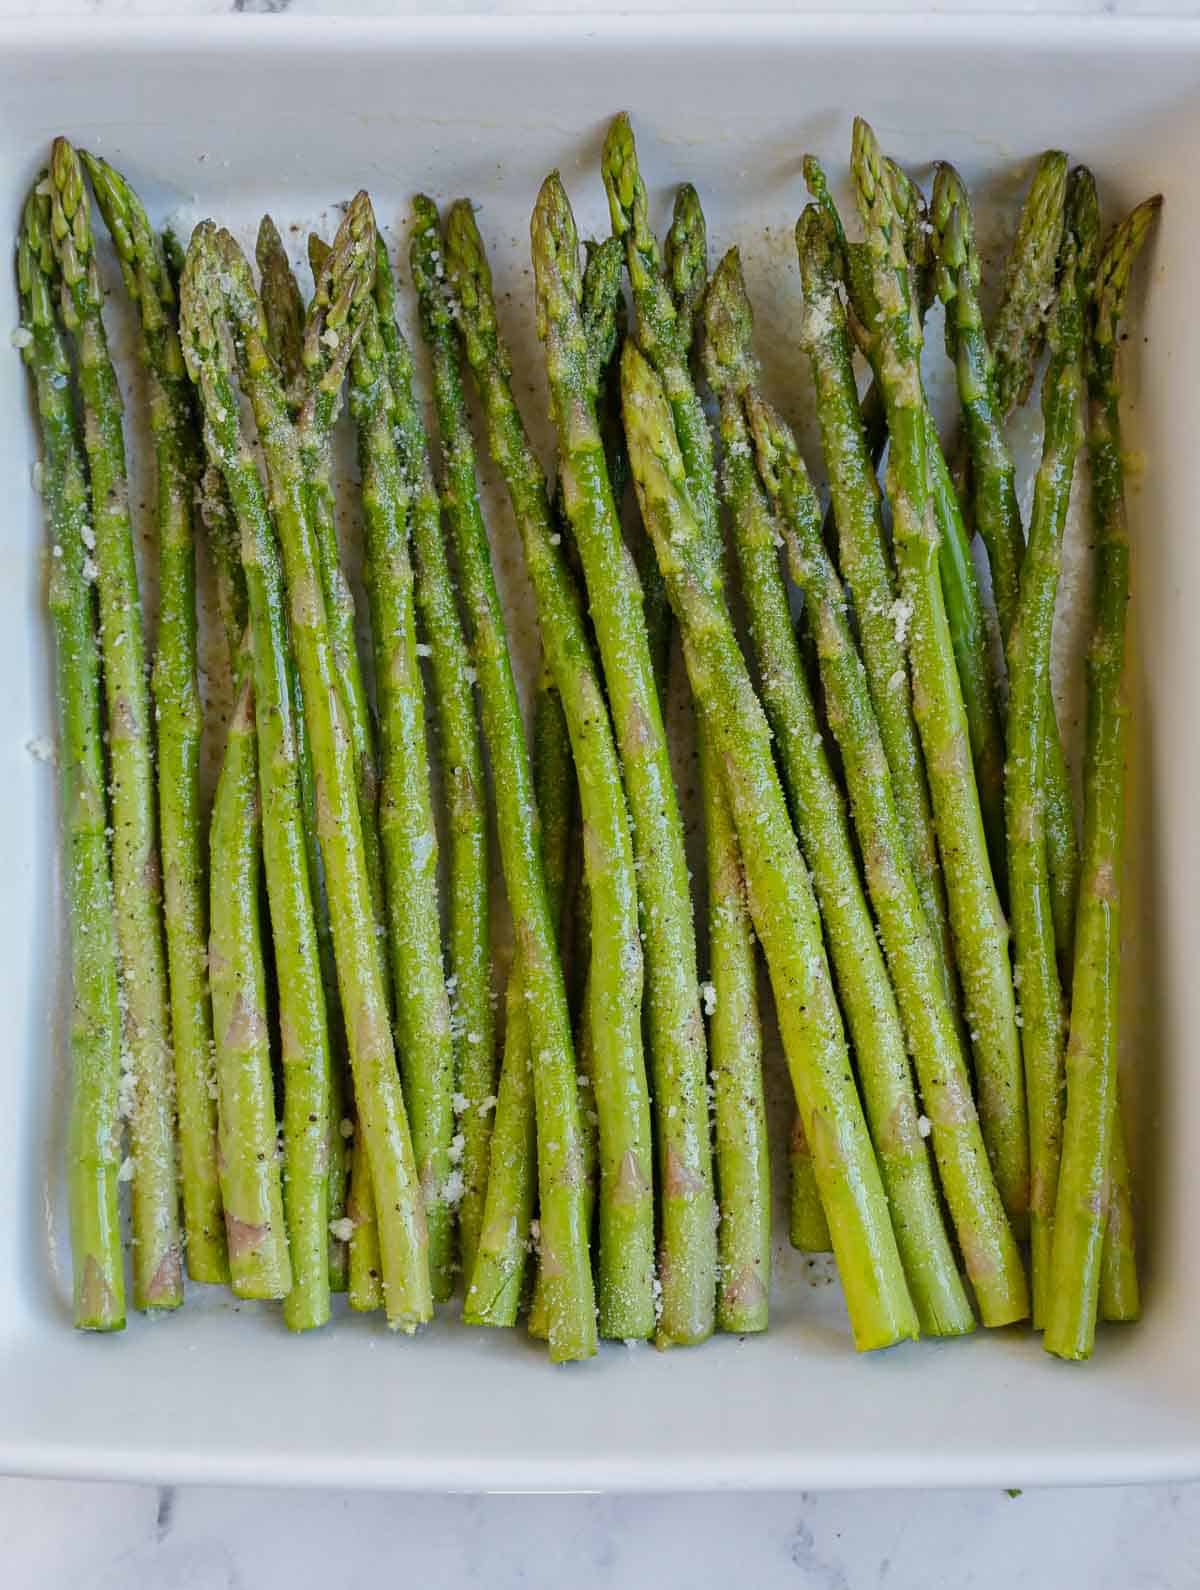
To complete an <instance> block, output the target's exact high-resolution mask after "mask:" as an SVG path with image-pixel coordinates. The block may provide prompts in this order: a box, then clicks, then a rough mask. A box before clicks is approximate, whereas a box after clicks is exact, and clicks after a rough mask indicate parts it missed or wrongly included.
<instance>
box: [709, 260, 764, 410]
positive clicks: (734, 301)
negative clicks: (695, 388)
mask: <svg viewBox="0 0 1200 1590" xmlns="http://www.w3.org/2000/svg"><path fill="white" fill-rule="evenodd" d="M753 332H754V315H753V311H752V310H751V308H750V299H749V298H748V296H747V294H746V282H745V278H744V277H743V275H742V260H741V255H740V254H739V252H738V250H737V249H736V248H731V249H730V250H729V252H728V253H727V254H726V255H725V256H724V258H723V259H722V260H721V262H720V264H719V265H718V266H717V268H716V270H715V271H714V272H713V274H712V280H711V282H710V283H709V285H708V291H707V292H706V293H705V295H704V372H705V374H706V375H707V377H708V380H709V383H710V385H711V386H712V389H713V391H714V392H716V393H717V395H718V396H720V395H721V394H723V393H726V392H732V393H734V394H740V393H742V392H744V391H745V390H746V388H747V387H748V386H750V385H751V384H752V383H753V382H754V381H755V380H757V378H758V361H757V360H756V359H755V357H754V349H753Z"/></svg>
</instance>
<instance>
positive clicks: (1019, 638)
mask: <svg viewBox="0 0 1200 1590" xmlns="http://www.w3.org/2000/svg"><path fill="white" fill-rule="evenodd" d="M1068 207H1069V214H1068V221H1067V234H1066V237H1065V239H1064V242H1063V250H1062V269H1061V273H1060V279H1059V291H1058V304H1057V306H1056V309H1055V313H1054V319H1053V321H1052V322H1051V326H1050V334H1049V341H1050V363H1049V366H1048V368H1047V371H1046V377H1045V380H1044V382H1043V385H1042V415H1043V427H1044V436H1043V442H1042V461H1041V465H1040V467H1039V469H1038V473H1037V479H1036V483H1035V486H1034V499H1033V508H1032V511H1031V514H1030V522H1029V545H1028V548H1027V550H1026V554H1025V561H1024V564H1023V565H1022V570H1021V593H1020V600H1019V602H1018V607H1017V616H1016V620H1015V622H1014V624H1013V629H1012V635H1011V638H1010V643H1009V657H1010V674H1011V680H1012V698H1011V701H1010V705H1009V758H1008V786H1007V801H1008V824H1009V851H1010V858H1011V859H1010V866H1011V879H1010V882H1011V889H1010V893H1011V896H1012V915H1013V938H1014V941H1015V946H1016V971H1015V974H1014V975H1015V979H1016V981H1017V984H1018V986H1019V987H1020V990H1021V1013H1022V1032H1021V1043H1022V1048H1023V1050H1024V1056H1025V1088H1026V1093H1027V1096H1028V1099H1029V1139H1030V1159H1031V1165H1032V1184H1031V1198H1030V1205H1031V1216H1032V1219H1031V1233H1030V1237H1031V1262H1032V1272H1033V1322H1034V1326H1035V1328H1037V1329H1042V1328H1043V1327H1044V1326H1045V1324H1046V1322H1047V1320H1048V1318H1049V1313H1050V1308H1051V1302H1052V1296H1053V1294H1052V1291H1051V1252H1052V1244H1053V1237H1054V1208H1055V1201H1056V1197H1057V1191H1058V1174H1059V1158H1060V1154H1061V1149H1062V1116H1063V1105H1062V1090H1063V1039H1064V1032H1063V1000H1062V990H1061V986H1060V984H1059V980H1058V969H1057V965H1056V961H1055V946H1054V931H1053V922H1052V918H1051V914H1050V883H1049V869H1048V863H1047V855H1046V839H1045V824H1044V819H1043V793H1042V792H1043V788H1044V778H1043V771H1042V770H1043V768H1044V766H1045V755H1044V750H1043V747H1044V745H1045V740H1046V733H1047V725H1046V712H1045V707H1046V705H1047V699H1048V698H1047V688H1046V687H1047V679H1048V676H1049V671H1050V644H1051V633H1052V629H1053V623H1054V605H1055V598H1056V594H1057V590H1058V571H1059V563H1060V558H1061V549H1062V533H1063V527H1064V524H1065V522H1066V514H1067V505H1068V501H1069V498H1070V493H1071V481H1072V478H1073V475H1074V467H1075V455H1076V453H1077V451H1078V449H1079V445H1080V442H1081V441H1082V439H1083V435H1082V429H1083V417H1082V412H1081V410H1082V403H1081V398H1082V381H1083V366H1082V335H1083V326H1082V308H1081V301H1080V300H1081V296H1083V297H1086V295H1087V292H1088V290H1089V289H1088V284H1089V283H1090V280H1091V275H1092V272H1093V271H1094V269H1095V247H1096V234H1097V231H1098V226H1099V218H1098V210H1097V204H1096V192H1095V185H1094V183H1093V182H1092V179H1091V176H1090V173H1087V172H1086V171H1084V170H1083V168H1082V167H1081V168H1080V170H1079V172H1078V173H1077V174H1076V176H1075V177H1074V178H1073V179H1072V184H1071V192H1070V194H1069V196H1068Z"/></svg>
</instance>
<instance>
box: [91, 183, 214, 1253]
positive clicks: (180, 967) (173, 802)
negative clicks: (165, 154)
mask: <svg viewBox="0 0 1200 1590" xmlns="http://www.w3.org/2000/svg"><path fill="white" fill-rule="evenodd" d="M80 158H81V160H82V161H83V164H84V166H85V168H86V170H87V173H88V176H89V177H90V178H91V185H92V191H93V193H94V194H95V196H96V203H97V205H98V207H99V210H100V213H101V215H102V216H103V217H104V221H105V225H106V226H107V227H108V230H109V233H110V234H111V236H112V240H113V244H114V246H115V248H116V251H117V259H118V261H119V263H120V266H121V274H122V277H123V278H124V282H125V287H126V290H127V292H128V294H129V297H130V300H131V301H132V302H133V303H134V304H135V305H136V306H137V310H138V315H139V319H140V322H141V329H142V336H141V343H140V353H141V359H142V363H143V364H144V366H145V368H146V372H147V376H148V379H149V408H150V431H151V435H152V437H153V441H154V458H155V466H156V469H157V472H158V504H157V506H158V531H159V545H158V550H159V616H158V650H157V653H156V656H155V660H154V673H153V695H154V712H155V721H156V724H157V731H158V764H159V765H158V820H159V830H160V834H161V842H162V856H163V885H164V901H163V904H164V907H165V917H166V934H167V969H168V973H169V985H170V1010H171V1030H172V1036H173V1040H174V1050H175V1088H176V1099H177V1104H178V1126H179V1171H180V1182H181V1187H182V1192H183V1215H184V1232H185V1236H186V1257H187V1267H188V1274H189V1275H190V1276H191V1277H192V1279H193V1280H194V1281H210V1282H219V1281H224V1280H226V1279H227V1278H228V1275H229V1267H228V1263H227V1260H226V1252H225V1237H224V1231H223V1227H222V1222H221V1187H220V1180H219V1177H218V1174H217V1112H216V1104H215V1101H214V1099H213V1097H212V1092H211V1089H210V1083H211V1082H212V1055H211V1048H212V1007H211V1003H210V1000H209V991H208V982H207V979H206V977H205V956H206V950H205V938H206V932H207V921H206V919H207V911H206V909H205V900H204V880H203V870H204V869H203V862H202V859H201V842H200V794H199V783H198V774H199V762H200V727H201V722H200V692H199V688H198V685H197V679H196V554H195V544H194V540H193V525H192V519H193V513H194V502H195V496H196V488H197V484H198V481H199V475H200V469H201V460H200V449H199V447H198V446H197V440H196V436H195V429H194V415H193V408H192V394H191V391H190V388H189V386H188V379H187V372H186V371H185V370H184V367H183V357H182V355H181V353H180V351H179V334H178V311H177V307H176V296H175V285H174V282H173V280H172V277H171V272H170V269H169V267H168V263H167V259H166V255H165V252H164V249H163V245H162V242H161V240H160V239H159V238H158V236H157V235H156V234H155V232H154V230H153V228H152V227H151V225H150V221H149V219H148V217H147V215H146V212H145V210H144V209H143V207H142V204H141V201H140V200H139V199H138V197H137V195H136V194H135V193H134V192H133V190H132V189H131V188H130V187H129V185H128V183H126V181H125V180H124V178H123V177H122V176H121V175H120V174H119V173H118V172H116V171H114V170H113V168H112V167H111V166H110V165H108V164H107V162H106V161H103V160H101V159H99V158H98V157H96V156H94V155H89V154H87V153H86V152H83V153H81V156H80Z"/></svg>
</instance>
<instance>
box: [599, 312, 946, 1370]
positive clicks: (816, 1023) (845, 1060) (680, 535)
mask: <svg viewBox="0 0 1200 1590" xmlns="http://www.w3.org/2000/svg"><path fill="white" fill-rule="evenodd" d="M621 378H622V397H623V408H624V415H625V431H626V437H627V440H628V444H629V457H630V464H631V466H632V468H633V475H634V480H635V482H636V483H637V487H638V494H639V498H640V501H641V505H642V517H643V519H644V521H645V523H646V526H647V529H648V530H649V531H650V533H651V535H652V536H653V538H654V545H655V549H656V551H657V554H658V560H659V567H660V568H661V569H662V571H663V575H664V577H665V578H666V581H667V589H668V593H669V595H670V598H671V607H672V610H673V612H674V614H675V617H676V620H677V622H678V623H679V626H680V632H681V635H682V638H683V648H684V660H685V663H686V665H687V668H688V676H689V679H690V681H691V685H692V691H693V694H694V695H696V696H697V697H698V698H700V699H701V700H702V701H703V702H704V703H705V706H706V710H707V712H708V714H709V716H708V721H709V723H710V725H711V727H712V732H713V734H714V737H715V738H716V740H717V746H718V751H719V754H720V757H721V761H722V765H723V768H724V777H725V788H726V793H727V795H728V798H729V803H730V808H731V811H732V813H733V819H734V823H735V825H736V827H737V832H738V839H739V841H740V843H741V846H742V856H743V860H744V863H745V867H746V879H747V885H748V889H749V897H750V910H751V914H752V916H753V919H754V925H755V929H756V931H757V933H758V937H759V941H760V942H761V944H762V946H763V950H764V952H765V954H766V958H767V966H768V969H769V971H770V974H771V980H772V984H773V987H774V990H775V1000H776V1005H777V1008H778V1011H779V1021H780V1029H781V1032H782V1035H783V1041H784V1048H785V1052H786V1054H787V1057H788V1064H789V1068H790V1070H791V1074H792V1083H793V1086H794V1088H795V1091H796V1096H797V1101H798V1103H799V1105H800V1108H801V1113H802V1116H803V1119H804V1128H805V1133H806V1136H807V1138H808V1141H809V1142H810V1143H811V1145H812V1150H813V1159H814V1163H815V1168H816V1175H817V1183H818V1186H819V1188H820V1191H821V1200H822V1203H823V1205H824V1208H825V1214H826V1218H827V1219H828V1222H829V1228H830V1233H831V1237H832V1242H833V1248H834V1252H835V1254H836V1256H837V1261H838V1269H839V1271H840V1273H841V1277H842V1284H843V1287H844V1289H845V1293H846V1302H847V1307H848V1310H849V1314H850V1320H851V1325H852V1327H853V1331H854V1338H855V1342H856V1344H857V1346H858V1347H859V1349H860V1350H865V1349H868V1348H872V1347H882V1346H886V1345H889V1344H890V1343H892V1342H895V1341H899V1340H901V1339H902V1338H904V1337H907V1336H914V1335H915V1334H916V1332H917V1316H916V1311H915V1309H914V1308H913V1305H912V1301H911V1299H910V1297H909V1294H908V1288H907V1285H906V1284H905V1280H904V1272H903V1268H902V1265H901V1261H900V1255H899V1252H898V1250H897V1247H896V1239H895V1236H894V1235H893V1231H892V1226H891V1222H890V1219H889V1216H888V1209H887V1200H886V1196H885V1194H884V1190H883V1184H882V1182H881V1179H880V1175H879V1167H878V1165H877V1164H876V1162H875V1156H874V1154H873V1152H872V1150H871V1143H870V1139H869V1137H868V1135H867V1128H866V1122H865V1120H864V1119H863V1113H862V1105H861V1103H860V1102H859V1098H858V1094H857V1091H856V1090H855V1088H854V1085H853V1082H852V1080H851V1073H850V1065H849V1057H848V1054H847V1051H846V1044H845V1039H844V1036H843V1032H842V1025H841V1019H840V1016H839V1012H838V1008H837V1001H836V999H835V997H834V992H833V983H832V979H831V977H830V974H829V967H828V963H827V961H826V958H825V950H824V946H823V944H822V941H821V926H820V920H819V918H818V915H817V907H816V902H815V900H814V899H813V894H812V889H811V885H810V883H809V879H808V872H807V869H806V868H805V866H804V863H803V860H802V859H801V856H800V849H799V846H798V844H797V842H796V837H795V834H794V832H793V830H792V825H791V819H790V817H789V815H788V810H787V804H786V801H785V800H784V795H783V790H782V788H781V786H780V783H779V777H778V774H777V773H776V771H775V767H774V762H773V755H772V745H771V731H770V728H769V726H768V723H767V720H766V717H765V715H764V713H763V711H762V708H761V707H760V705H759V703H758V699H757V697H756V696H755V694H754V688H753V685H752V684H751V681H750V675H749V672H748V671H747V668H746V665H745V662H744V660H743V658H742V655H741V652H740V650H739V649H738V644H737V639H736V636H735V634H734V630H733V624H732V621H731V619H730V616H729V611H728V608H727V607H726V605H725V601H724V597H723V596H722V594H721V593H720V590H719V587H718V585H717V582H716V580H715V578H714V575H715V569H714V566H713V559H712V550H711V545H710V542H709V538H708V537H707V535H706V534H705V533H704V531H703V530H702V529H701V527H700V525H699V524H698V522H697V517H696V513H695V510H694V508H693V505H692V499H691V495H690V493H689V491H688V486H687V476H686V472H685V469H684V463H683V458H682V456H681V453H680V449H679V445H678V442H677V439H676V436H675V429H674V424H673V420H672V414H671V408H670V405H669V403H668V401H667V397H666V393H665V391H664V387H663V383H662V382H661V381H660V380H659V378H658V376H657V375H656V374H655V372H654V371H653V370H652V369H651V367H650V365H649V364H648V363H647V361H646V359H645V357H644V356H643V355H642V354H641V352H640V351H639V350H638V349H637V348H636V347H635V346H634V345H633V343H632V342H630V343H627V344H626V347H625V350H624V352H623V353H622V356H621Z"/></svg>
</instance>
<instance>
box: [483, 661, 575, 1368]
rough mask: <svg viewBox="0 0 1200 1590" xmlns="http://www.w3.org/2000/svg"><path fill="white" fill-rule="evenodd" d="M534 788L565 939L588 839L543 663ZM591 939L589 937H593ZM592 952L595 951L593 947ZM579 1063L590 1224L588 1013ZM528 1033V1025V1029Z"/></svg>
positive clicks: (541, 1283) (539, 1316) (536, 708)
mask: <svg viewBox="0 0 1200 1590" xmlns="http://www.w3.org/2000/svg"><path fill="white" fill-rule="evenodd" d="M531 739H532V741H533V747H532V756H533V790H534V794H535V796H536V797H537V805H538V815H539V817H540V818H541V822H542V866H543V868H544V869H545V873H546V895H547V898H548V899H549V901H550V914H551V916H552V917H553V918H554V925H555V929H556V931H557V932H558V937H559V943H560V945H561V944H562V942H563V938H564V934H563V910H564V906H565V902H566V898H567V880H568V875H569V873H570V869H571V862H572V859H573V856H572V849H573V846H578V845H579V844H580V843H581V842H582V841H583V831H582V824H581V823H578V824H577V823H576V822H575V821H574V819H575V817H576V816H577V805H578V803H577V801H576V793H577V785H576V779H575V764H574V762H573V761H572V758H571V737H570V733H569V731H568V729H567V720H566V717H565V715H564V713H563V709H562V701H561V699H560V698H559V694H558V690H557V688H556V687H555V684H554V681H553V679H552V678H551V676H550V673H549V670H548V669H547V668H546V667H545V666H544V665H543V668H542V673H541V677H540V678H539V680H538V686H537V691H536V693H535V695H534V700H533V730H532V734H531ZM589 942H590V941H589ZM589 957H590V951H589ZM590 972H591V968H590V966H589V968H588V971H587V974H586V975H585V987H584V994H583V998H584V1009H585V1012H590V1006H591V975H590ZM576 1030H577V1034H578V1036H577V1037H576V1040H575V1044H576V1064H577V1068H578V1080H579V1084H580V1094H579V1116H580V1123H581V1126H582V1128H583V1163H584V1169H583V1175H584V1181H585V1185H586V1187H587V1191H588V1221H589V1224H590V1220H591V1210H592V1208H593V1206H594V1203H595V1190H594V1189H595V1180H596V1148H597V1143H596V1138H597V1133H596V1122H597V1112H596V1110H595V1108H594V1106H593V1100H592V1096H591V1092H590V1089H591V1085H592V1081H593V1067H592V1065H591V1056H590V1053H589V1051H588V1045H589V1043H590V1034H591V1021H590V1019H588V1018H587V1017H586V1016H585V1019H583V1020H581V1021H579V1022H578V1024H577V1029H576ZM524 1031H525V1033H526V1037H527V1036H528V1028H527V1027H526V1028H525V1029H524ZM518 1075H520V1076H523V1077H524V1078H525V1079H526V1081H525V1091H526V1093H527V1094H528V1095H529V1103H528V1114H529V1116H530V1119H531V1120H532V1117H533V1097H532V1092H533V1090H532V1088H531V1087H530V1085H529V1080H530V1072H529V1067H528V1062H527V1061H526V1063H525V1065H524V1066H523V1067H521V1069H520V1071H519V1072H518ZM501 1124H502V1123H501V1120H500V1112H499V1108H498V1107H497V1112H496V1126H497V1129H498V1130H499V1128H500V1126H501ZM535 1154H536V1144H534V1145H533V1148H532V1151H531V1152H530V1153H529V1155H528V1165H527V1168H525V1169H524V1170H523V1171H522V1173H521V1175H522V1178H523V1179H525V1180H527V1181H528V1182H529V1185H530V1192H531V1193H532V1186H533V1178H532V1170H533V1166H534V1163H535V1158H534V1156H535ZM518 1229H519V1231H520V1233H521V1237H522V1240H523V1241H524V1242H525V1243H526V1244H529V1245H536V1244H533V1241H532V1232H531V1230H530V1222H529V1220H528V1219H526V1220H524V1221H523V1222H522V1223H521V1224H520V1226H519V1227H518ZM527 1325H528V1329H529V1334H530V1335H531V1336H535V1337H538V1338H539V1339H541V1340H543V1341H544V1340H545V1339H546V1332H547V1315H546V1283H545V1275H544V1272H543V1270H542V1267H541V1265H539V1266H538V1269H537V1274H536V1277H535V1280H534V1287H533V1296H532V1298H531V1299H530V1303H529V1316H528V1321H527Z"/></svg>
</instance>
